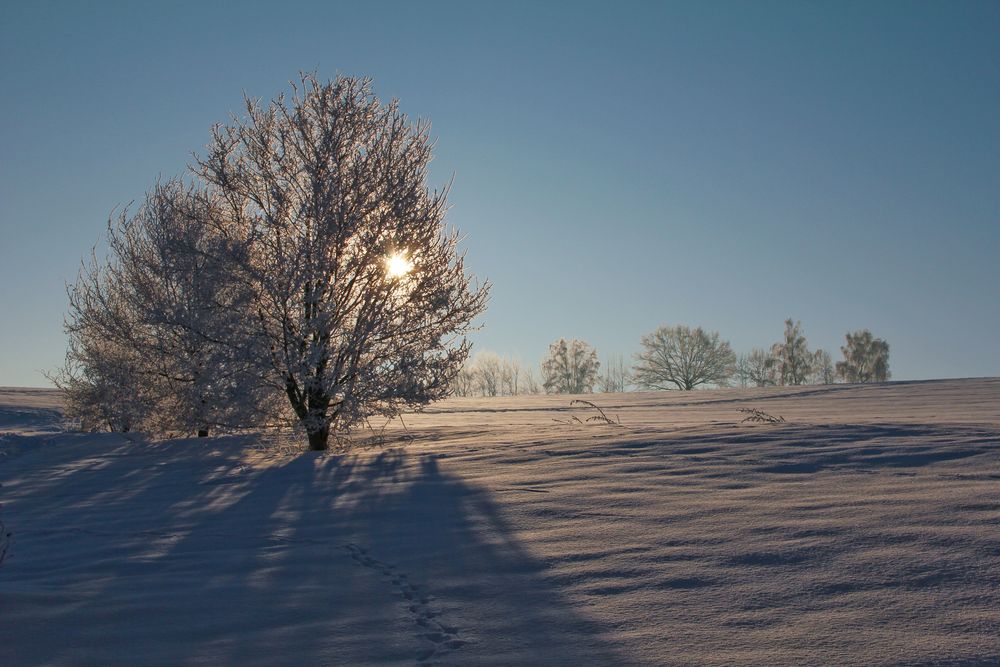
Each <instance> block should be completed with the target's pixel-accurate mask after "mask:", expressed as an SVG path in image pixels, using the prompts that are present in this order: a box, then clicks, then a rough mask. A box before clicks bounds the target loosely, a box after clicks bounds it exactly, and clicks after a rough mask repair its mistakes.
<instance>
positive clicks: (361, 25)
mask: <svg viewBox="0 0 1000 667" xmlns="http://www.w3.org/2000/svg"><path fill="white" fill-rule="evenodd" d="M299 70H315V71H316V72H317V73H318V74H319V76H320V77H321V78H332V77H333V76H334V75H336V74H337V73H343V74H349V75H369V76H371V77H373V78H374V80H375V89H376V92H377V93H378V94H379V95H380V96H381V97H383V98H391V97H396V98H399V100H400V103H401V107H402V108H403V110H404V111H406V112H407V113H409V114H410V115H411V116H413V117H422V118H427V119H430V120H431V121H432V123H433V134H434V135H435V137H436V138H437V149H436V152H435V160H434V163H433V166H432V172H431V176H432V185H442V184H444V183H445V182H447V181H448V180H449V179H450V178H451V177H452V176H454V186H453V190H452V196H451V204H452V209H451V211H450V214H449V220H450V223H451V224H453V225H455V226H456V227H458V228H459V229H461V230H462V232H463V233H465V234H466V237H467V238H466V248H467V250H468V256H467V262H468V266H469V267H470V268H471V269H472V270H473V271H474V272H475V273H477V274H478V275H480V276H485V277H489V278H490V280H492V281H493V283H494V288H493V296H492V300H491V304H490V308H489V310H488V312H487V314H486V317H485V328H484V329H483V330H482V331H481V332H479V333H478V334H476V336H475V338H474V340H475V343H476V345H477V348H478V349H489V350H493V351H495V352H498V353H501V354H509V355H516V356H519V357H520V358H521V359H522V360H524V361H525V362H528V363H536V362H537V361H538V360H539V359H540V358H541V357H542V356H543V355H544V353H545V351H546V349H547V346H548V344H549V343H550V342H551V341H552V340H554V339H556V338H558V337H560V336H565V337H574V338H583V339H585V340H587V341H589V342H590V343H591V344H593V345H595V346H596V347H597V349H598V351H599V352H600V354H601V356H602V357H604V356H605V355H607V354H624V355H626V356H627V355H631V354H632V353H633V352H635V351H636V350H637V348H638V346H639V338H640V336H641V335H642V334H643V333H646V332H648V331H651V330H652V329H654V328H655V327H656V326H658V325H660V324H688V325H691V326H696V325H700V326H703V327H705V328H709V329H712V330H717V331H719V332H720V333H721V334H722V336H723V337H724V338H727V339H729V340H730V341H731V342H732V344H733V347H734V348H735V349H736V350H738V351H745V350H749V349H750V348H752V347H754V346H759V347H764V346H768V345H770V344H771V343H772V342H774V341H776V340H778V339H779V338H780V336H781V333H782V330H783V324H782V323H783V320H784V319H785V318H787V317H792V318H795V319H799V320H801V321H802V323H803V328H804V331H805V333H806V335H807V337H808V338H809V342H810V345H811V346H812V347H814V348H815V347H823V348H825V349H827V350H829V351H830V352H831V353H832V354H833V355H834V358H838V357H839V356H840V355H839V346H840V345H841V344H842V342H843V335H844V333H845V332H846V331H848V330H854V329H859V328H865V327H867V328H870V329H871V330H872V331H873V332H874V333H875V334H876V335H877V336H881V337H883V338H885V339H886V340H888V341H889V343H890V345H891V367H892V371H893V376H894V378H895V379H920V378H934V377H961V376H984V375H1000V346H998V342H1000V335H998V332H1000V3H997V2H943V1H942V2H934V3H925V2H917V1H906V2H871V1H867V0H866V1H864V2H842V1H838V2H802V1H794V2H792V1H789V2H735V3H726V2H697V1H696V2H685V3H670V2H649V3H641V2H631V3H630V2H607V1H606V2H594V3H590V2H572V3H569V2H537V1H536V2H481V3H474V2H453V3H446V2H434V1H429V2H414V1H412V0H409V1H407V2H401V3H392V2H377V3H363V2H356V1H354V2H348V3H338V2H315V3H305V2H293V1H284V2H272V3H255V2H248V1H245V0H244V1H239V2H211V1H202V2H190V3H185V2H162V1H160V0H157V1H155V2H121V3H115V2H93V3H84V2H45V1H35V2H13V1H9V0H3V2H2V4H0V100H2V104H0V385H22V386H43V385H45V384H46V381H45V379H44V378H43V377H42V376H41V374H40V373H39V370H40V369H51V368H54V367H56V366H58V365H59V363H60V362H61V360H62V355H63V351H64V348H65V339H64V335H63V333H62V328H61V327H62V317H63V313H64V311H65V307H66V298H65V289H64V286H65V283H66V282H67V281H71V280H72V279H73V278H74V277H75V274H76V271H77V268H78V265H79V262H80V259H81V257H82V256H84V255H85V254H87V253H88V252H89V250H90V247H91V246H92V245H93V244H94V243H95V242H98V241H99V240H100V239H101V237H102V234H103V230H104V226H105V222H106V220H107V217H108V214H109V212H110V211H111V209H112V208H114V207H115V206H119V205H122V204H125V203H127V202H129V201H130V200H133V199H139V198H140V197H141V196H142V194H143V192H144V191H145V190H146V189H147V188H148V187H149V186H150V185H152V184H153V183H154V182H155V180H156V179H157V177H158V176H160V175H163V176H171V175H175V174H179V173H182V172H183V171H184V169H185V165H186V164H188V163H189V161H190V156H191V153H192V152H196V151H201V150H202V148H203V147H204V146H205V145H206V144H207V142H208V139H209V129H210V127H211V126H212V124H213V123H216V122H220V121H225V120H226V119H227V117H228V115H229V114H230V113H232V112H237V111H238V110H239V106H240V103H241V96H242V93H243V91H246V92H247V93H249V94H251V95H253V96H256V97H262V98H265V99H270V98H271V97H273V96H274V95H275V94H277V93H279V92H281V91H284V90H287V88H288V81H289V80H290V79H292V78H294V77H295V76H296V74H297V72H298V71H299Z"/></svg>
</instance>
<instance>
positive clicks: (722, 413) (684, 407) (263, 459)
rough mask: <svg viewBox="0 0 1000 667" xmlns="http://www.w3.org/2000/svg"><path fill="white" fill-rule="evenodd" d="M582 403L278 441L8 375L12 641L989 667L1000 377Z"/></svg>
mask: <svg viewBox="0 0 1000 667" xmlns="http://www.w3.org/2000/svg"><path fill="white" fill-rule="evenodd" d="M571 398H572V397H565V396H544V397H521V398H511V399H453V400H450V401H447V402H444V403H441V404H438V405H436V406H433V407H432V408H430V409H428V410H427V411H426V412H424V413H423V414H419V415H411V416H407V417H406V426H407V429H408V431H406V432H404V431H403V429H402V427H401V426H399V425H398V422H397V424H396V425H394V426H392V427H390V430H389V431H388V434H389V446H388V447H386V448H383V449H380V450H374V451H367V452H361V453H358V454H353V455H332V454H315V453H306V454H299V455H286V454H281V453H280V452H275V451H271V452H261V451H258V450H257V449H255V448H254V447H253V445H254V444H255V443H256V442H257V441H258V439H257V438H255V437H250V436H240V437H236V436H229V437H218V438H209V439H201V440H198V439H186V440H172V441H167V442H158V443H147V442H145V441H143V440H142V439H140V438H137V437H136V436H131V437H130V438H125V437H123V436H120V435H114V434H79V433H60V432H57V431H54V430H53V424H55V423H58V419H57V418H56V417H53V414H54V413H53V412H52V410H53V406H57V405H58V400H57V397H54V396H53V395H52V394H46V393H44V392H40V393H36V394H31V392H28V390H22V391H18V390H9V389H5V390H0V432H2V434H0V483H2V485H3V486H2V488H0V503H2V504H3V507H2V509H0V519H2V520H3V521H4V522H5V523H6V524H7V527H8V529H9V530H12V531H13V532H14V538H15V542H14V544H13V546H12V547H11V550H10V554H9V556H8V560H7V562H5V563H4V564H3V566H2V567H0V664H4V665H22V664H23V665H36V664H52V665H78V664H95V665H96V664H101V665H105V664H124V665H138V664H143V665H151V664H171V665H177V664H211V665H219V664H241V665H242V664H295V665H303V664H310V665H324V664H325V665H360V664H380V665H395V664H399V665H429V664H447V665H479V664H496V665H512V664H537V665H559V664H566V665H591V664H593V665H619V664H621V665H672V664H677V665H690V664H702V665H829V664H866V665H996V664H1000V380H997V379H977V380H950V381H933V382H913V383H891V384H887V385H870V386H844V385H834V386H829V387H801V388H773V389H754V390H732V389H730V390H717V391H696V392H686V393H680V392H663V393H640V394H614V395H600V394H598V395H594V396H589V397H587V398H589V399H591V400H593V401H594V402H595V403H597V404H598V405H600V406H601V407H602V408H603V409H604V410H605V411H606V413H607V414H608V416H609V417H611V418H612V419H613V420H614V419H620V421H621V425H620V426H618V425H607V424H601V423H597V422H586V421H585V420H586V419H587V417H589V416H591V415H593V414H596V412H595V411H594V410H592V409H589V408H586V407H573V408H571V407H570V406H569V400H570V399H571ZM750 407H752V408H757V409H760V410H763V411H765V412H767V413H770V414H773V415H781V416H783V417H784V418H785V420H786V421H785V422H784V423H779V424H745V423H740V420H741V419H742V418H743V417H744V416H745V415H744V413H740V412H738V411H737V410H738V408H750ZM574 416H576V417H577V418H578V419H580V420H584V423H582V424H580V423H577V422H576V421H575V420H573V417H574ZM556 420H559V421H556ZM565 422H569V423H565Z"/></svg>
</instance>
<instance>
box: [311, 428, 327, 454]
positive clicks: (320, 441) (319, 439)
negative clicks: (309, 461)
mask: <svg viewBox="0 0 1000 667" xmlns="http://www.w3.org/2000/svg"><path fill="white" fill-rule="evenodd" d="M329 439H330V427H328V426H327V427H324V428H323V429H321V430H319V431H310V432H309V449H310V450H312V451H316V452H321V451H323V450H325V449H327V448H328V447H329V444H328V442H327V441H328V440H329Z"/></svg>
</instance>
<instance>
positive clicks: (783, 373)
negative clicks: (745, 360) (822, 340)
mask: <svg viewBox="0 0 1000 667" xmlns="http://www.w3.org/2000/svg"><path fill="white" fill-rule="evenodd" d="M771 354H772V356H773V357H774V359H775V368H776V371H777V375H778V384H781V385H800V384H805V383H806V382H807V381H808V380H809V375H810V374H811V373H812V362H813V357H812V353H811V352H809V346H808V343H807V342H806V337H805V335H803V333H802V323H801V322H792V320H791V319H787V320H785V340H784V342H782V343H775V344H774V345H773V346H772V347H771Z"/></svg>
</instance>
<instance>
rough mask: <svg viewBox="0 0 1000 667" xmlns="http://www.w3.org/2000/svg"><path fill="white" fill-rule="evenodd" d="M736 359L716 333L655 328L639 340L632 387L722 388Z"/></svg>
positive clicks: (731, 371)
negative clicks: (716, 385)
mask: <svg viewBox="0 0 1000 667" xmlns="http://www.w3.org/2000/svg"><path fill="white" fill-rule="evenodd" d="M735 365H736V355H735V354H734V353H733V350H732V348H731V347H730V345H729V343H728V342H727V341H724V340H720V339H719V334H718V333H717V332H707V331H705V330H704V329H702V328H701V327H698V328H696V329H691V328H690V327H686V326H683V325H682V326H676V327H659V328H658V329H656V330H655V331H653V332H652V333H649V334H646V335H645V336H643V337H642V351H641V352H639V353H638V354H636V363H635V366H634V369H633V373H634V376H635V381H636V383H637V384H638V385H639V386H641V387H645V388H647V389H685V390H687V389H694V388H695V387H697V386H699V385H703V384H722V383H724V382H726V381H727V380H728V379H729V378H730V377H732V375H733V372H734V370H735V368H734V367H735Z"/></svg>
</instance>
